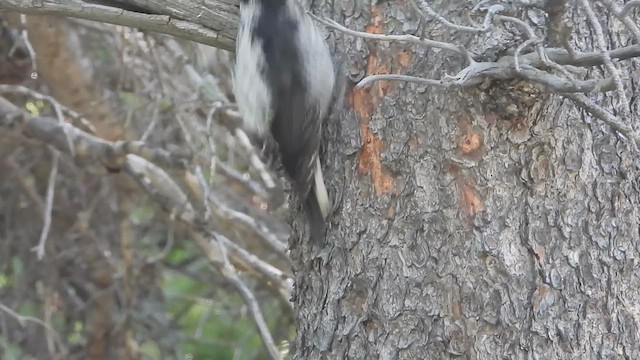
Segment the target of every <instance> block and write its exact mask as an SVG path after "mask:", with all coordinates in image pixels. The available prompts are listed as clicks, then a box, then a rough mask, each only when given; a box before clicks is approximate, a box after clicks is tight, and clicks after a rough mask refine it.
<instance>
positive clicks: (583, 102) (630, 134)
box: [562, 94, 640, 151]
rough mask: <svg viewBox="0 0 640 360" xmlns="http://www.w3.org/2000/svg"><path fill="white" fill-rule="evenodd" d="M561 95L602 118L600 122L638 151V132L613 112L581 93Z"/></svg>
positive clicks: (639, 139)
mask: <svg viewBox="0 0 640 360" xmlns="http://www.w3.org/2000/svg"><path fill="white" fill-rule="evenodd" d="M562 96H564V97H566V98H567V99H571V100H573V101H574V102H575V103H576V104H578V106H580V107H581V108H582V109H584V110H585V111H587V112H589V113H590V114H592V115H593V116H595V117H596V118H597V119H600V120H602V122H604V123H605V124H607V125H609V126H611V128H612V129H614V130H615V131H617V132H619V133H620V134H622V135H623V136H624V137H626V138H627V139H629V141H630V142H631V145H632V146H633V148H634V150H635V151H638V143H639V142H640V136H638V134H637V133H636V132H635V131H634V130H633V129H632V128H631V127H630V126H628V125H626V124H624V123H623V122H621V121H620V120H619V119H618V118H616V117H615V116H613V114H611V113H610V112H608V111H607V110H605V109H603V108H602V107H600V106H599V105H597V104H596V103H594V102H593V101H591V100H590V99H589V98H587V97H586V96H585V95H583V94H562Z"/></svg>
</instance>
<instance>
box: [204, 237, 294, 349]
mask: <svg viewBox="0 0 640 360" xmlns="http://www.w3.org/2000/svg"><path fill="white" fill-rule="evenodd" d="M211 241H212V242H213V241H215V242H217V243H218V244H219V247H220V249H221V253H222V259H223V262H222V263H223V267H222V269H221V273H222V275H223V276H224V277H225V279H227V281H228V282H229V283H230V284H231V285H232V286H233V287H235V288H236V290H238V292H239V293H240V295H241V296H242V297H243V298H244V301H245V303H246V304H247V306H248V307H249V313H250V314H251V317H252V318H253V321H254V323H255V324H256V326H257V327H258V331H259V332H260V336H261V337H262V342H263V343H264V345H265V347H266V348H267V351H269V355H271V358H272V359H275V360H279V359H282V354H280V351H279V350H278V347H277V346H276V344H275V342H274V341H273V336H271V331H270V330H269V327H268V326H267V323H266V321H265V320H264V316H263V315H262V310H261V309H260V304H258V300H256V297H255V295H253V292H252V291H251V290H250V289H249V287H248V286H247V285H246V284H245V283H244V282H243V281H242V279H240V277H239V276H238V273H237V272H236V270H235V268H234V267H233V265H231V262H229V258H228V256H227V252H226V247H225V246H224V244H222V243H221V242H220V241H219V240H217V238H216V237H215V236H214V238H213V240H211Z"/></svg>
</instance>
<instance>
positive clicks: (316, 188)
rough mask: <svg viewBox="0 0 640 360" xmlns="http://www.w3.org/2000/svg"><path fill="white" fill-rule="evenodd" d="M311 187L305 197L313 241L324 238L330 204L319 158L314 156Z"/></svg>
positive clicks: (319, 240) (316, 241)
mask: <svg viewBox="0 0 640 360" xmlns="http://www.w3.org/2000/svg"><path fill="white" fill-rule="evenodd" d="M313 176H314V179H313V187H312V189H311V191H310V192H309V196H308V197H307V204H306V209H307V215H308V217H309V225H310V226H309V229H310V230H309V231H310V238H311V241H312V242H314V243H318V242H321V241H322V240H324V238H325V235H326V231H327V216H328V215H329V209H330V208H331V204H330V201H329V193H328V192H327V187H326V186H325V183H324V177H323V175H322V168H321V167H320V159H319V158H318V157H316V165H315V171H314V175H313Z"/></svg>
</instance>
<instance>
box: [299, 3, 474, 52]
mask: <svg viewBox="0 0 640 360" xmlns="http://www.w3.org/2000/svg"><path fill="white" fill-rule="evenodd" d="M309 15H310V16H311V17H312V18H314V19H316V20H317V21H318V22H320V23H322V24H324V25H326V26H327V27H330V28H333V29H336V30H339V31H341V32H343V33H345V34H349V35H353V36H357V37H361V38H364V39H371V40H379V41H399V42H408V43H412V44H418V45H422V46H428V47H433V48H437V49H443V50H448V51H452V52H455V53H457V54H460V55H464V56H466V55H467V51H466V50H465V49H464V48H463V47H462V46H457V45H453V44H451V43H446V42H441V41H435V40H430V39H425V38H420V37H417V36H414V35H408V34H405V35H386V34H372V33H368V32H364V31H355V30H351V29H349V28H347V27H345V26H343V25H340V24H339V23H337V22H336V21H334V20H332V19H323V18H320V17H318V16H316V15H314V14H311V13H309Z"/></svg>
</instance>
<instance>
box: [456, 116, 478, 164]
mask: <svg viewBox="0 0 640 360" xmlns="http://www.w3.org/2000/svg"><path fill="white" fill-rule="evenodd" d="M458 128H459V130H460V137H459V138H458V149H459V150H460V153H461V154H462V155H464V156H466V157H472V158H476V159H477V158H480V157H481V156H482V154H483V151H482V150H483V148H484V136H483V135H482V132H481V131H480V130H479V129H477V128H475V127H474V126H473V125H472V124H471V120H470V119H469V118H467V117H461V118H459V119H458Z"/></svg>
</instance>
